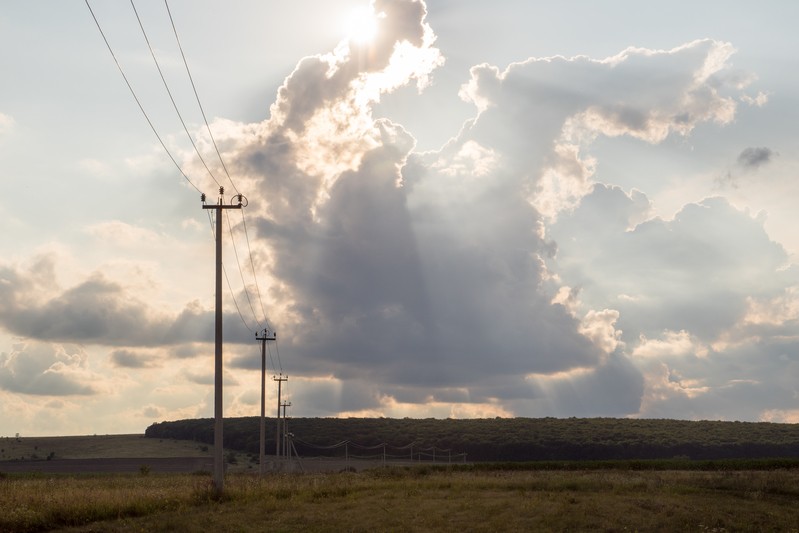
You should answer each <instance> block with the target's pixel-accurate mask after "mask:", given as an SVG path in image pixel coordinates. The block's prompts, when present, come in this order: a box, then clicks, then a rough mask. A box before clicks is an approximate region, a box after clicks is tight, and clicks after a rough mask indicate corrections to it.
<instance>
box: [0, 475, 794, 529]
mask: <svg viewBox="0 0 799 533" xmlns="http://www.w3.org/2000/svg"><path fill="white" fill-rule="evenodd" d="M797 499H799V471H797V470H762V471H652V470H627V471H623V470H582V471H581V470H574V471H562V470H544V471H529V470H528V471H510V470H481V471H463V470H439V469H429V468H387V469H375V470H371V471H366V472H362V473H357V474H356V473H338V474H305V475H271V476H267V477H264V478H258V477H256V476H251V475H229V476H228V477H227V479H226V486H225V493H224V495H223V497H222V498H221V499H217V498H214V497H213V491H212V490H211V486H210V480H209V478H208V476H205V475H203V476H200V475H152V474H151V475H148V476H141V475H126V476H123V475H108V476H59V477H44V476H15V475H6V476H4V477H3V478H2V479H0V531H23V532H25V531H46V530H48V531H49V530H57V531H72V532H84V533H85V532H89V531H111V532H113V531H210V530H217V531H243V532H246V531H264V530H268V531H300V530H301V531H309V532H314V531H319V532H323V531H407V532H422V531H464V530H465V531H564V530H578V531H586V530H604V531H636V530H637V531H678V530H682V531H766V530H768V531H799V513H797V512H796V501H797Z"/></svg>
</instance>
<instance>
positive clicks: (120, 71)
mask: <svg viewBox="0 0 799 533" xmlns="http://www.w3.org/2000/svg"><path fill="white" fill-rule="evenodd" d="M85 2H86V7H88V8H89V13H91V15H92V18H93V19H94V23H95V25H96V26H97V29H98V30H99V31H100V35H101V36H102V37H103V41H105V45H106V47H108V51H109V52H111V57H112V58H113V59H114V63H116V66H117V69H119V73H120V74H122V79H124V80H125V85H127V86H128V90H130V94H132V95H133V99H134V100H136V104H137V105H138V106H139V110H140V111H141V112H142V115H144V118H145V119H146V120H147V124H149V125H150V129H151V130H153V133H154V134H155V137H156V138H157V139H158V142H160V143H161V146H162V147H163V148H164V151H165V152H166V155H168V156H169V159H171V160H172V163H174V164H175V167H176V168H177V169H178V172H180V174H181V175H182V176H183V177H184V178H185V179H186V181H188V182H189V185H191V186H192V187H194V189H195V190H196V191H197V192H198V193H200V194H202V191H201V190H200V189H199V188H198V187H197V186H196V185H195V184H194V182H192V181H191V180H190V179H189V177H188V176H187V175H186V173H185V172H183V169H182V168H181V167H180V165H179V164H178V162H177V160H175V158H174V157H173V156H172V153H171V152H170V151H169V148H167V147H166V144H165V143H164V141H163V139H161V136H160V135H158V131H157V130H156V129H155V126H154V125H153V122H152V120H150V117H149V115H147V111H145V110H144V106H142V103H141V101H140V100H139V97H138V96H136V91H134V90H133V86H132V85H131V84H130V81H129V80H128V77H127V76H126V75H125V71H124V70H122V65H120V64H119V60H118V59H117V56H116V54H114V50H113V49H112V48H111V44H110V43H109V42H108V39H107V38H106V36H105V32H103V28H102V27H101V26H100V21H99V20H97V16H96V15H95V14H94V10H93V9H92V6H91V5H90V4H89V0H85Z"/></svg>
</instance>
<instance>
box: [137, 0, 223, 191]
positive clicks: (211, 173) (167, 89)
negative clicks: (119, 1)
mask: <svg viewBox="0 0 799 533" xmlns="http://www.w3.org/2000/svg"><path fill="white" fill-rule="evenodd" d="M130 5H131V7H132V8H133V13H135V14H136V20H137V21H138V22H139V28H141V33H142V35H143V36H144V40H145V42H146V43H147V48H149V49H150V55H151V56H152V57H153V61H154V62H155V68H157V69H158V74H159V75H160V76H161V81H162V82H163V83H164V89H166V93H167V94H168V95H169V100H170V101H171V102H172V107H173V108H174V109H175V113H176V114H177V116H178V119H179V120H180V123H181V124H182V125H183V131H185V132H186V136H187V137H188V138H189V142H191V145H192V147H193V148H194V152H195V153H196V154H197V156H198V157H199V158H200V161H201V162H202V164H203V166H204V167H205V170H207V171H208V175H209V176H211V179H212V180H214V183H216V185H217V186H218V187H221V186H222V185H221V184H220V183H219V181H218V180H217V179H216V176H214V174H213V172H211V169H210V168H208V164H207V163H206V162H205V159H203V156H202V154H201V153H200V150H199V149H198V148H197V144H196V143H195V142H194V138H192V136H191V133H189V128H188V127H187V126H186V122H185V121H184V120H183V116H182V115H181V114H180V110H179V109H178V105H177V103H176V102H175V98H174V97H173V96H172V91H171V90H169V84H168V83H167V82H166V78H165V77H164V72H163V71H162V70H161V65H160V64H159V63H158V59H157V58H156V57H155V51H154V50H153V47H152V45H151V44H150V39H149V38H148V37H147V32H146V31H144V24H142V21H141V17H139V11H138V10H137V9H136V4H135V3H133V0H130ZM236 192H238V191H236Z"/></svg>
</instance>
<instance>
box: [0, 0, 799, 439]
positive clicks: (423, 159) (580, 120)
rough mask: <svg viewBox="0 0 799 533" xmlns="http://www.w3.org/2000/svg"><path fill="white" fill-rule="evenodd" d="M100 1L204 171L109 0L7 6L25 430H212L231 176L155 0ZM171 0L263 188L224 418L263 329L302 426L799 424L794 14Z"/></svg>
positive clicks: (245, 171) (12, 368)
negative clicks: (664, 420)
mask: <svg viewBox="0 0 799 533" xmlns="http://www.w3.org/2000/svg"><path fill="white" fill-rule="evenodd" d="M90 4H91V6H92V8H93V9H94V13H95V15H96V16H97V20H98V21H99V23H100V25H101V26H102V28H103V31H104V33H105V35H106V37H107V38H108V42H109V43H110V45H111V47H112V48H113V50H114V54H115V55H116V58H117V59H118V60H119V63H120V65H121V66H122V68H123V69H124V71H125V73H126V75H127V76H128V78H129V80H130V82H131V85H132V86H133V88H134V90H135V91H136V94H137V96H138V97H139V98H140V101H141V103H142V105H143V107H144V108H145V109H146V111H147V113H148V115H149V117H150V118H151V120H152V122H153V126H154V127H155V129H156V130H157V131H158V133H159V134H160V135H161V136H162V138H163V140H164V143H165V144H166V146H167V147H168V148H169V150H170V152H171V153H172V154H173V156H174V157H175V158H176V160H177V161H178V163H179V164H180V166H181V168H182V170H183V172H185V173H186V175H187V176H189V178H190V179H191V180H192V184H189V183H188V182H187V181H186V180H185V179H184V178H183V176H181V174H180V172H179V171H178V169H177V168H176V167H175V166H174V165H173V163H172V162H171V161H170V160H169V157H168V156H167V154H166V152H165V150H164V149H163V148H162V147H161V145H160V144H159V143H158V141H157V139H156V138H155V136H154V135H153V132H152V131H151V129H150V127H149V126H148V125H147V122H146V120H145V119H144V117H143V116H142V114H141V112H140V110H139V108H138V107H137V105H136V102H135V101H134V99H133V97H132V96H131V94H130V93H129V91H128V89H127V87H126V86H125V82H124V80H123V79H122V77H121V76H120V73H119V71H118V70H117V67H116V65H115V64H114V60H113V59H112V57H111V54H109V51H108V49H107V48H106V45H105V43H104V42H103V39H102V37H101V35H100V33H99V32H98V29H97V27H96V26H95V22H94V20H93V18H92V15H91V13H90V12H89V9H88V8H87V7H86V4H85V3H75V2H56V1H49V2H13V3H7V4H5V5H4V6H3V7H2V8H0V64H2V65H3V66H4V80H5V82H4V84H3V89H2V92H0V163H1V164H2V169H3V176H4V181H3V183H4V185H5V194H4V195H3V196H2V199H0V215H1V216H2V217H3V220H4V228H5V231H4V238H3V239H0V435H13V434H15V433H21V434H23V435H26V434H27V435H53V434H82V433H130V432H142V431H143V430H144V429H145V428H146V427H147V426H148V425H149V424H150V423H152V422H155V421H160V420H169V419H178V418H190V417H199V416H211V415H212V407H213V361H212V359H213V351H214V350H213V324H212V319H213V304H214V294H213V290H214V283H213V267H214V263H213V251H214V249H213V240H212V234H211V228H210V224H209V219H208V214H207V212H205V211H203V210H202V209H201V202H200V198H199V193H198V192H197V190H196V189H195V187H197V188H199V189H200V190H202V191H203V192H206V193H207V194H208V197H209V201H211V202H213V201H215V199H216V196H217V192H216V189H217V186H216V184H215V183H214V181H213V180H212V179H211V177H210V176H209V171H208V170H206V169H205V165H204V164H203V163H202V162H201V161H200V159H199V157H198V156H197V154H196V153H194V150H193V148H192V144H191V143H190V142H189V140H188V139H187V138H186V134H185V132H184V131H183V127H182V126H181V124H180V122H179V121H178V119H177V117H176V115H175V112H174V110H173V108H172V104H171V103H170V101H169V97H168V95H167V94H166V92H165V91H164V87H163V84H162V82H161V79H160V78H159V75H158V71H157V70H156V67H155V64H154V63H153V60H152V57H151V54H150V51H149V50H148V48H147V43H146V42H145V40H144V37H143V36H142V33H141V30H140V28H139V25H138V23H137V20H136V14H135V13H134V12H133V10H132V8H131V6H130V5H129V4H125V3H109V2H100V1H96V2H90ZM168 5H169V10H170V11H171V13H172V16H173V18H174V21H175V26H176V28H177V30H178V33H179V36H180V42H181V45H182V47H183V50H184V52H185V55H186V59H187V61H188V63H189V66H190V68H191V72H192V75H193V78H194V82H195V84H196V88H197V91H198V94H199V96H200V98H201V101H202V104H203V107H204V109H205V112H206V115H207V117H208V119H209V122H210V128H211V130H212V132H213V139H211V136H210V135H209V134H208V131H207V129H206V126H205V124H204V122H203V118H202V114H201V113H200V111H199V109H198V107H197V104H196V101H195V96H194V93H193V91H192V87H191V83H190V81H189V79H188V77H187V75H186V70H185V67H184V65H183V61H182V58H181V55H180V50H179V49H178V47H177V43H176V41H175V36H174V34H173V33H172V26H171V23H170V20H169V14H168V12H167V9H166V4H165V3H163V2H156V1H145V0H139V1H138V2H136V8H137V10H138V13H139V16H140V18H141V21H142V25H143V26H144V27H145V29H146V31H147V35H148V38H149V40H150V42H151V44H152V45H153V50H154V53H155V55H156V57H157V58H158V61H159V64H160V66H161V68H162V70H163V72H164V76H165V78H166V80H167V83H168V84H169V87H170V90H171V91H172V93H173V96H174V99H175V102H176V104H177V106H178V107H179V109H180V110H181V113H182V114H183V118H184V120H185V122H186V126H187V128H188V130H189V132H190V134H191V135H192V137H193V140H194V143H195V144H196V145H197V147H198V149H199V150H200V152H201V153H202V156H203V159H204V160H205V162H206V164H207V165H208V166H209V169H210V171H211V173H213V175H214V176H215V177H216V178H217V179H219V181H220V182H223V184H225V185H227V189H228V190H227V192H226V196H230V195H232V194H233V193H234V192H235V190H234V188H233V186H231V185H230V182H229V181H228V179H227V177H226V176H225V172H224V169H223V167H222V164H221V163H220V161H219V158H218V157H217V154H216V151H215V149H214V143H216V144H217V146H218V148H219V151H220V153H221V156H222V159H223V160H224V163H225V167H226V169H227V170H228V171H229V173H230V175H231V176H232V178H233V181H234V183H235V187H236V188H237V189H238V190H240V191H241V192H242V193H243V194H244V195H245V196H246V197H247V203H248V205H247V207H246V208H245V209H244V210H243V211H244V219H242V214H241V213H239V212H235V211H234V212H231V213H230V216H229V218H228V217H226V220H224V221H223V222H224V224H225V235H224V236H225V239H226V241H227V242H226V246H225V250H224V254H225V265H226V269H227V273H228V279H229V284H230V287H231V290H230V291H227V288H226V295H225V328H226V331H225V339H226V346H225V358H226V367H225V414H226V416H247V415H251V416H255V415H257V414H258V413H259V412H260V407H259V405H260V400H259V398H260V372H259V369H260V353H259V347H260V345H259V344H258V343H256V342H255V340H254V333H255V332H256V331H259V330H260V329H261V328H263V327H265V326H266V324H267V320H268V324H269V325H270V326H272V327H274V329H276V330H277V331H278V339H279V343H280V344H279V348H278V346H277V345H274V346H272V347H271V349H272V353H270V357H269V359H268V361H269V365H270V368H269V371H270V373H272V372H281V371H282V372H284V373H287V374H289V376H290V381H289V382H287V383H286V384H285V386H286V389H284V391H287V394H288V396H287V398H288V399H289V400H291V402H292V408H291V415H292V416H387V417H402V416H419V417H427V416H436V417H447V416H451V417H485V416H488V417H492V416H618V417H629V416H631V417H636V416H638V417H668V418H702V419H728V420H770V421H797V420H799V404H798V403H797V389H796V385H795V383H797V382H799V299H798V295H799V288H798V285H799V276H798V275H797V274H798V273H799V270H797V267H796V265H795V263H796V261H797V252H799V237H797V235H796V232H795V227H796V225H797V215H796V210H795V206H794V203H795V202H794V199H795V198H797V197H799V190H797V185H796V183H797V181H796V179H795V176H796V174H797V171H799V160H797V157H796V155H795V154H796V153H799V150H797V148H798V146H797V145H798V144H799V131H797V126H796V124H799V120H797V119H799V117H798V116H797V113H799V112H798V111H797V109H799V106H797V101H796V98H797V97H796V95H797V94H799V87H797V78H796V76H795V75H794V74H793V71H794V70H795V69H794V68H793V67H794V64H793V63H794V60H793V57H792V54H793V53H794V50H796V49H797V45H799V42H797V41H799V37H797V34H796V32H794V31H793V28H792V27H791V23H792V21H794V20H796V18H797V15H799V7H797V6H795V5H794V4H791V3H785V2H779V3H778V2H774V3H766V4H763V5H758V6H754V5H752V4H751V3H746V2H737V1H734V2H728V1H707V2H701V3H695V2H684V1H678V2H646V3H642V2H635V1H631V0H615V1H614V0H608V1H605V2H592V1H577V0H572V1H568V2H560V3H549V4H540V3H531V2H526V1H520V0H519V1H517V0H508V1H503V2H482V1H475V0H461V1H458V2H450V1H444V0H429V1H428V2H427V3H426V4H425V3H423V2H419V1H413V0H374V2H371V3H370V2H368V1H366V0H349V1H346V2H324V1H320V0H300V1H296V2H287V3H281V4H273V3H264V2H257V1H255V0H236V1H225V2H222V1H220V0H200V1H188V0H171V1H169V4H168ZM231 242H232V243H235V248H234V247H233V246H232V245H231ZM237 259H238V262H239V263H240V265H241V268H238V267H237V265H236V262H237ZM234 297H235V301H234ZM267 397H268V398H267V401H268V402H270V404H274V403H275V402H276V390H272V388H271V387H270V389H269V390H268V391H267ZM284 399H285V397H284Z"/></svg>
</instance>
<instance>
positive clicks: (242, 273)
mask: <svg viewBox="0 0 799 533" xmlns="http://www.w3.org/2000/svg"><path fill="white" fill-rule="evenodd" d="M225 218H226V219H227V225H228V229H229V230H230V242H231V243H232V244H233V254H234V255H235V256H236V264H237V265H238V267H239V274H241V284H242V286H243V287H244V295H245V296H246V297H247V303H249V304H250V311H252V316H253V318H255V322H256V323H257V324H258V329H263V326H262V325H261V322H260V320H258V316H257V315H256V314H255V308H254V307H253V306H252V300H250V291H248V290H247V282H245V281H244V271H243V270H242V269H241V262H240V261H239V252H238V250H237V249H236V239H235V238H234V237H233V225H232V224H231V223H230V215H228V214H227V213H225Z"/></svg>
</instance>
